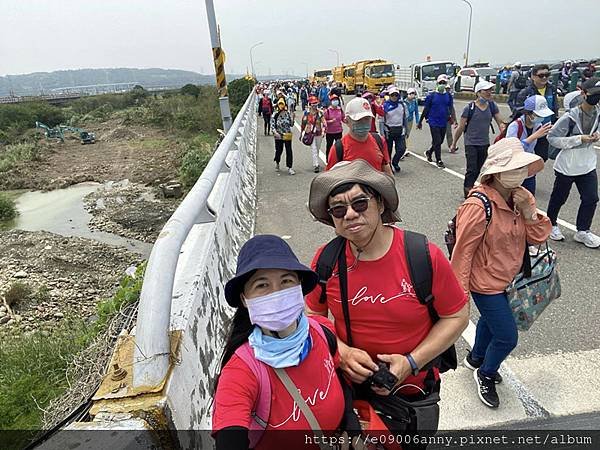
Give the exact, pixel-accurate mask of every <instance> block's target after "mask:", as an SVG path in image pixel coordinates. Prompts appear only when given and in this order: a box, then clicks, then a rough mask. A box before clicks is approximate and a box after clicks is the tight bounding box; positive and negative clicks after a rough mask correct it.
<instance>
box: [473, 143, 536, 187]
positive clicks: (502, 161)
mask: <svg viewBox="0 0 600 450" xmlns="http://www.w3.org/2000/svg"><path fill="white" fill-rule="evenodd" d="M525 166H527V167H528V169H529V175H528V176H529V177H532V176H533V175H535V174H536V173H538V172H540V171H541V170H543V169H544V161H543V160H542V158H540V157H539V156H538V155H536V154H534V153H527V152H526V151H525V150H524V149H523V144H521V141H520V140H519V139H517V138H514V137H511V138H505V139H501V140H499V141H498V142H496V143H495V144H493V145H491V146H490V148H489V149H488V157H487V159H486V160H485V162H484V163H483V167H482V168H481V173H480V174H479V179H478V181H479V182H480V183H482V182H483V180H484V179H485V178H487V177H488V176H489V175H493V174H495V173H501V172H508V171H509V170H514V169H520V168H521V167H525Z"/></svg>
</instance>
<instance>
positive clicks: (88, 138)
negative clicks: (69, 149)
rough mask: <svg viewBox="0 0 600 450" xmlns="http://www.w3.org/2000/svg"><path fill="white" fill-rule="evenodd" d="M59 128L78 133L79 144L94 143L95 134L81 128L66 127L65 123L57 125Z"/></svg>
mask: <svg viewBox="0 0 600 450" xmlns="http://www.w3.org/2000/svg"><path fill="white" fill-rule="evenodd" d="M59 128H60V129H61V130H63V131H70V132H71V133H79V139H81V145H84V144H94V143H96V135H95V134H94V133H90V132H89V131H85V130H82V129H81V128H76V127H68V126H66V125H59Z"/></svg>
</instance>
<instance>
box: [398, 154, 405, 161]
mask: <svg viewBox="0 0 600 450" xmlns="http://www.w3.org/2000/svg"><path fill="white" fill-rule="evenodd" d="M405 156H406V153H405V154H404V155H402V156H401V157H400V158H399V159H400V161H404V157H405Z"/></svg>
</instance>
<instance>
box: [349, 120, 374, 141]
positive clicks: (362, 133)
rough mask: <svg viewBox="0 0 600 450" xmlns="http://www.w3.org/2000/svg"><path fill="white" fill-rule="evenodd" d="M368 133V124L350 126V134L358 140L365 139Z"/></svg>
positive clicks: (356, 123)
mask: <svg viewBox="0 0 600 450" xmlns="http://www.w3.org/2000/svg"><path fill="white" fill-rule="evenodd" d="M369 131H371V124H370V123H360V122H355V123H353V124H352V134H354V136H356V137H357V138H359V139H364V138H366V137H367V136H368V134H369Z"/></svg>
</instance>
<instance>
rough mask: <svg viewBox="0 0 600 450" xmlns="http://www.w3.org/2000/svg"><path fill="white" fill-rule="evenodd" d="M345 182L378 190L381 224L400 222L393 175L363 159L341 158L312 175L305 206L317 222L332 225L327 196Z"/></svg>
mask: <svg viewBox="0 0 600 450" xmlns="http://www.w3.org/2000/svg"><path fill="white" fill-rule="evenodd" d="M346 183H360V184H364V185H366V186H369V187H370V188H371V189H373V190H374V191H376V192H378V193H379V195H381V198H382V199H383V206H384V211H383V213H382V214H381V218H382V220H383V223H394V222H400V217H399V216H398V214H397V209H398V192H397V191H396V183H395V181H394V178H392V177H391V176H389V175H386V174H385V173H383V172H381V171H379V170H377V169H375V168H374V167H373V166H371V165H370V164H369V163H368V162H366V161H365V160H363V159H355V160H353V161H341V162H339V163H337V164H336V165H335V166H333V167H332V168H331V170H328V171H325V172H322V173H320V174H319V175H317V176H316V177H315V178H313V180H312V183H311V184H310V193H309V198H308V209H309V210H310V212H311V214H312V215H313V216H314V217H315V219H317V220H318V221H319V222H321V223H324V224H326V225H330V226H334V225H333V219H332V218H331V216H330V215H329V213H328V212H327V210H328V209H329V195H330V194H331V192H332V191H333V190H334V189H335V188H337V187H338V186H341V185H342V184H346Z"/></svg>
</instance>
